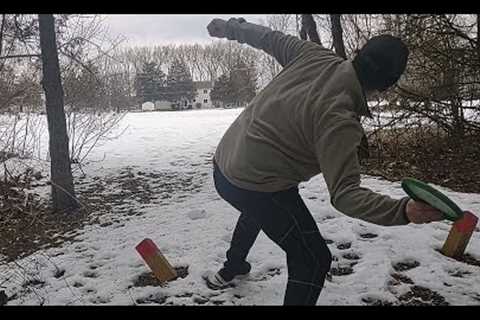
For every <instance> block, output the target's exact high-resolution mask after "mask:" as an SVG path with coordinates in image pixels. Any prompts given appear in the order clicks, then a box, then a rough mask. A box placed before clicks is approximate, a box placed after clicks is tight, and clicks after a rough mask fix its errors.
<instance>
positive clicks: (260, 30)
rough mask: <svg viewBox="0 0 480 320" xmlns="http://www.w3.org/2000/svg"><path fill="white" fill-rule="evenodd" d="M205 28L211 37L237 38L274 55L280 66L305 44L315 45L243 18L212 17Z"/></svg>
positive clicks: (292, 57) (286, 62)
mask: <svg viewBox="0 0 480 320" xmlns="http://www.w3.org/2000/svg"><path fill="white" fill-rule="evenodd" d="M207 30H208V33H209V34H210V36H212V37H217V38H227V39H229V40H237V41H238V42H240V43H247V44H248V45H250V46H252V47H254V48H256V49H261V50H263V51H265V52H266V53H268V54H269V55H271V56H273V57H275V59H276V60H277V61H278V63H280V65H281V66H282V67H284V66H285V65H286V64H288V63H289V62H290V61H291V60H293V59H294V58H295V57H297V56H298V55H299V54H300V52H301V51H302V50H303V49H304V48H305V47H306V46H311V45H317V44H313V43H311V42H309V41H303V40H300V39H298V38H297V37H294V36H291V35H286V34H284V33H282V32H280V31H273V30H272V29H270V28H267V27H264V26H261V25H257V24H254V23H249V22H247V21H245V19H243V18H238V19H237V18H231V19H229V20H228V21H225V20H222V19H213V20H212V21H211V22H210V23H209V25H208V26H207Z"/></svg>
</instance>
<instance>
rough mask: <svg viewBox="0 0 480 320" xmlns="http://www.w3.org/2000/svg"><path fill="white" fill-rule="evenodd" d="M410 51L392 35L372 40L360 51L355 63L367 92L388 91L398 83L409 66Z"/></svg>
mask: <svg viewBox="0 0 480 320" xmlns="http://www.w3.org/2000/svg"><path fill="white" fill-rule="evenodd" d="M408 55H409V50H408V48H407V46H406V45H405V43H403V41H402V40H400V39H399V38H397V37H394V36H391V35H380V36H376V37H373V38H371V39H370V40H368V41H367V43H366V44H365V45H364V46H363V47H362V48H361V49H360V50H359V51H358V53H357V55H356V56H355V58H354V60H353V63H354V66H355V69H356V71H357V73H358V76H359V78H360V81H361V82H362V85H363V86H364V87H365V89H366V90H380V91H383V90H386V89H387V88H389V87H391V86H392V85H393V84H395V82H397V81H398V79H399V78H400V76H401V75H402V73H403V72H404V71H405V68H406V66H407V60H408Z"/></svg>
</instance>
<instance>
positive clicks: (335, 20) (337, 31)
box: [330, 14, 347, 59]
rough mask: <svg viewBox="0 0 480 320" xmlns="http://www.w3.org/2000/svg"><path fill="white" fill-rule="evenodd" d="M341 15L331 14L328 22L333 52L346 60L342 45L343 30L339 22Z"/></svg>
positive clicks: (343, 45)
mask: <svg viewBox="0 0 480 320" xmlns="http://www.w3.org/2000/svg"><path fill="white" fill-rule="evenodd" d="M340 18H341V14H331V15H330V20H331V23H332V39H333V46H334V48H335V52H336V53H337V54H338V55H339V56H340V57H342V58H343V59H347V54H346V53H345V44H344V43H343V28H342V21H341V20H340Z"/></svg>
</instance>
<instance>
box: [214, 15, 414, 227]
mask: <svg viewBox="0 0 480 320" xmlns="http://www.w3.org/2000/svg"><path fill="white" fill-rule="evenodd" d="M227 38H228V39H231V40H232V39H235V40H237V41H239V42H240V43H247V44H249V45H251V46H253V47H255V48H258V49H262V50H264V51H265V52H267V53H268V54H270V55H272V56H274V57H275V58H276V59H277V61H278V62H279V63H280V64H281V65H282V66H283V70H282V71H281V72H280V73H279V74H278V75H277V76H276V77H275V78H274V79H273V80H272V81H271V82H270V83H269V84H268V85H267V86H266V87H265V88H264V89H263V90H262V91H261V92H260V93H259V94H258V95H257V96H256V97H255V98H254V99H253V100H252V101H251V103H250V104H249V105H248V106H247V107H246V108H245V109H244V110H243V112H242V113H241V114H240V115H239V116H238V118H237V119H236V120H235V121H234V122H233V123H232V125H231V126H230V127H229V128H228V130H227V131H226V133H225V135H224V136H223V138H222V139H221V141H220V144H219V145H218V147H217V150H216V153H215V161H216V162H217V164H218V166H219V168H220V170H221V171H222V173H223V174H224V175H225V176H226V178H227V179H228V180H229V181H230V182H231V183H232V184H234V185H235V186H237V187H240V188H243V189H247V190H253V191H260V192H276V191H280V190H285V189H288V188H291V187H293V186H297V185H298V184H299V183H300V182H303V181H308V180H309V179H310V178H312V177H313V176H315V175H317V174H319V173H320V172H322V173H323V176H324V179H325V182H326V184H327V187H328V191H329V193H330V199H331V203H332V205H333V206H334V207H335V208H336V209H337V210H339V211H340V212H342V213H344V214H346V215H348V216H351V217H354V218H358V219H362V220H365V221H368V222H371V223H375V224H379V225H386V226H388V225H403V224H407V223H408V220H407V219H406V216H405V213H404V212H405V206H406V203H407V201H408V199H409V198H408V197H405V198H403V199H400V200H395V199H392V198H390V197H388V196H385V195H380V194H377V193H374V192H372V191H371V190H369V189H366V188H363V187H361V186H360V165H359V161H358V157H357V148H358V147H359V145H360V141H361V139H362V136H363V134H364V131H363V128H362V126H361V124H360V122H359V119H360V116H362V115H363V116H364V115H370V114H369V111H368V106H367V104H366V99H365V96H364V92H363V90H362V88H361V85H360V82H359V81H358V78H357V76H356V73H355V70H354V68H353V65H352V63H351V61H349V60H343V59H342V58H340V57H338V56H337V55H336V54H335V53H333V52H332V51H331V50H328V49H326V48H323V47H322V46H320V45H317V44H315V43H312V42H310V41H303V40H300V39H298V38H296V37H293V36H290V35H285V34H283V33H281V32H278V31H272V30H271V29H269V28H266V27H262V26H258V25H255V24H251V23H247V22H242V23H240V22H239V21H238V20H236V19H230V20H229V21H228V23H227Z"/></svg>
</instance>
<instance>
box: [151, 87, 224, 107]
mask: <svg viewBox="0 0 480 320" xmlns="http://www.w3.org/2000/svg"><path fill="white" fill-rule="evenodd" d="M193 87H194V89H195V97H194V98H193V99H192V100H188V101H187V100H182V101H179V102H172V101H167V100H157V101H155V103H153V102H145V103H143V104H142V111H166V110H186V109H211V108H215V106H214V105H213V103H212V101H211V100H210V92H211V91H212V89H213V82H211V81H194V82H193Z"/></svg>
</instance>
